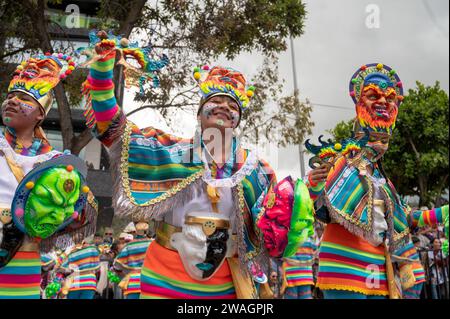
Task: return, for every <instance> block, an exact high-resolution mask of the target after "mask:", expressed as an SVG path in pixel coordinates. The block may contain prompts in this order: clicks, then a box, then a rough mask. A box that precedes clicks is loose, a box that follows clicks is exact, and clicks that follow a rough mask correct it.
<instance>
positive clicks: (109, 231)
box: [103, 227, 114, 245]
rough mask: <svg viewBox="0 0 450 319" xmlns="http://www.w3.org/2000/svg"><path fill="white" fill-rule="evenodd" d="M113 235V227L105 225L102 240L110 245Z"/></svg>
mask: <svg viewBox="0 0 450 319" xmlns="http://www.w3.org/2000/svg"><path fill="white" fill-rule="evenodd" d="M113 235H114V233H113V229H112V228H111V227H106V228H105V231H104V233H103V242H105V243H108V244H110V245H111V244H112V243H113V241H114V239H113Z"/></svg>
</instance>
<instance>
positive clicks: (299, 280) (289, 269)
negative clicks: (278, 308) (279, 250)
mask: <svg viewBox="0 0 450 319" xmlns="http://www.w3.org/2000/svg"><path fill="white" fill-rule="evenodd" d="M315 249H317V247H316V245H314V244H313V243H312V242H311V241H310V240H309V241H307V242H305V243H303V244H302V245H301V246H300V247H299V248H298V250H297V253H296V254H295V255H294V256H292V257H289V259H292V260H293V261H294V262H295V261H299V262H303V263H305V264H304V265H296V264H294V263H292V264H291V263H289V261H285V262H284V263H283V268H284V271H285V275H286V282H287V285H288V287H297V286H306V285H314V278H313V271H312V263H313V258H314V257H313V255H314V250H315Z"/></svg>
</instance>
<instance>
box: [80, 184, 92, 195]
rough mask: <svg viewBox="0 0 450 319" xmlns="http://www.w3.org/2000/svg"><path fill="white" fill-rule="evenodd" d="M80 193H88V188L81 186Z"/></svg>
mask: <svg viewBox="0 0 450 319" xmlns="http://www.w3.org/2000/svg"><path fill="white" fill-rule="evenodd" d="M81 191H82V192H83V193H85V194H86V193H89V191H90V188H89V186H86V185H85V186H83V187H82V188H81Z"/></svg>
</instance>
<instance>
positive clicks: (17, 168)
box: [0, 54, 97, 298]
mask: <svg viewBox="0 0 450 319" xmlns="http://www.w3.org/2000/svg"><path fill="white" fill-rule="evenodd" d="M73 69H74V63H73V62H72V61H71V58H70V57H69V56H66V55H63V54H53V55H51V54H47V55H40V56H37V57H34V58H30V59H29V60H28V61H25V62H23V63H22V64H21V65H19V66H18V67H17V69H16V71H15V72H14V75H13V79H12V81H11V83H10V85H9V88H8V95H7V98H6V100H5V101H4V102H3V103H2V119H3V122H4V124H5V125H6V129H5V131H4V133H0V171H1V174H0V211H1V213H0V298H39V285H40V277H41V262H40V250H41V251H42V252H43V253H45V252H48V251H49V250H50V249H51V248H52V247H54V246H55V243H56V241H57V240H58V241H59V242H60V244H61V245H65V244H68V243H69V242H70V237H71V236H73V235H75V234H81V235H82V236H85V235H87V234H89V233H90V232H92V231H93V228H95V219H96V216H97V213H96V211H95V209H94V208H93V207H91V206H90V205H87V206H86V202H87V197H88V192H89V188H88V187H87V186H86V185H85V179H86V173H87V169H86V167H85V165H84V163H83V162H82V161H81V160H80V159H78V158H76V157H75V156H72V155H67V154H61V153H59V152H57V151H54V150H52V147H51V146H50V144H49V142H48V140H47V139H46V137H45V134H44V132H43V130H42V128H41V124H42V122H43V120H44V118H45V116H46V114H47V113H48V111H49V110H50V108H51V106H52V102H53V95H52V89H53V88H54V87H55V86H56V85H57V84H58V82H59V81H60V79H63V78H65V77H66V76H67V75H69V74H70V73H71V72H72V70H73ZM55 157H56V158H55ZM52 194H55V195H52ZM89 196H90V199H89V200H90V201H91V202H92V203H93V204H95V203H94V202H93V198H92V197H91V195H89ZM83 205H84V206H83Z"/></svg>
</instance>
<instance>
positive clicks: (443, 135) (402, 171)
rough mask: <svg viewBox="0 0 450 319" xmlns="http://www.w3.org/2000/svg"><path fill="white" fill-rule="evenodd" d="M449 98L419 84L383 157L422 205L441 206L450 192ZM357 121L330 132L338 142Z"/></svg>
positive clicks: (436, 86) (401, 112)
mask: <svg viewBox="0 0 450 319" xmlns="http://www.w3.org/2000/svg"><path fill="white" fill-rule="evenodd" d="M448 123H449V99H448V95H447V93H446V92H445V91H444V90H442V89H441V88H440V85H439V82H436V83H435V84H434V86H425V85H423V84H422V83H420V82H417V88H416V89H410V90H409V92H408V95H407V96H406V97H405V100H404V102H403V103H402V104H401V106H400V110H399V115H398V118H397V124H396V129H395V131H394V135H393V137H392V140H391V142H390V145H389V150H388V151H387V153H386V155H385V156H384V158H383V164H384V168H385V170H386V172H387V174H388V176H389V178H390V179H391V180H392V182H393V183H394V185H395V187H396V188H397V191H398V192H399V193H400V194H402V195H403V196H406V195H417V196H419V197H420V205H426V206H429V207H430V206H432V204H435V205H436V206H440V205H442V204H443V199H442V195H443V193H444V192H445V190H446V189H448V165H449V152H448V145H449V144H448V143H449V127H448V125H449V124H448ZM352 129H353V120H352V121H349V122H341V123H339V124H338V125H336V127H335V128H334V129H333V130H331V131H330V133H331V134H332V135H333V137H334V138H335V139H336V140H340V139H343V138H346V137H349V136H350V135H351V131H352Z"/></svg>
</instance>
